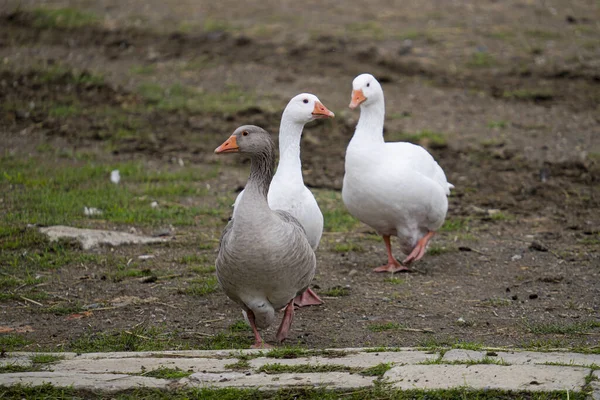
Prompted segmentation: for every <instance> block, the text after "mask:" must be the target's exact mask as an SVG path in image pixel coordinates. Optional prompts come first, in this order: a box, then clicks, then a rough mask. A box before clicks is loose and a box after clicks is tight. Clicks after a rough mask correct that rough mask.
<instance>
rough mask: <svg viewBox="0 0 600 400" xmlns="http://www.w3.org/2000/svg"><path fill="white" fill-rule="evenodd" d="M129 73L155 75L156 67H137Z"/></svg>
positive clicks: (132, 68) (151, 65)
mask: <svg viewBox="0 0 600 400" xmlns="http://www.w3.org/2000/svg"><path fill="white" fill-rule="evenodd" d="M129 73H131V74H134V75H153V74H155V73H156V65H153V64H146V65H136V66H133V67H131V68H130V69H129Z"/></svg>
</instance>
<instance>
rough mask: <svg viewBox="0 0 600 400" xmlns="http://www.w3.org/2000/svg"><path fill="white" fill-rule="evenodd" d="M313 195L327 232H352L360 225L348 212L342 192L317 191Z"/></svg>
mask: <svg viewBox="0 0 600 400" xmlns="http://www.w3.org/2000/svg"><path fill="white" fill-rule="evenodd" d="M313 193H314V194H315V197H316V199H317V202H318V203H319V206H320V207H321V212H322V213H323V219H324V227H323V230H324V231H325V232H350V231H352V230H353V229H354V228H356V227H357V226H358V225H359V224H360V221H358V220H357V219H356V218H354V217H353V216H352V215H350V213H349V212H348V211H347V210H346V207H345V206H344V202H343V201H342V194H341V193H340V192H338V191H333V190H325V189H317V190H314V191H313Z"/></svg>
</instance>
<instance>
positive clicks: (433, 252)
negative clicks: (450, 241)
mask: <svg viewBox="0 0 600 400" xmlns="http://www.w3.org/2000/svg"><path fill="white" fill-rule="evenodd" d="M456 251H457V249H456V247H454V246H438V245H431V246H429V248H428V249H427V254H429V255H430V256H439V255H442V254H446V253H454V252H456Z"/></svg>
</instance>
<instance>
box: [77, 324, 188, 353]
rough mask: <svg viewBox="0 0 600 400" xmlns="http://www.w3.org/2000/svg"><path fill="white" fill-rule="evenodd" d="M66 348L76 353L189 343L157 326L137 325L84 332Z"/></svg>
mask: <svg viewBox="0 0 600 400" xmlns="http://www.w3.org/2000/svg"><path fill="white" fill-rule="evenodd" d="M66 347H67V349H68V350H70V351H75V352H78V353H93V352H107V351H159V350H167V349H169V350H172V349H177V350H185V349H188V348H189V344H184V343H182V342H179V341H177V340H176V339H175V338H174V337H173V335H172V334H170V333H166V332H164V331H163V330H162V329H159V328H157V327H144V326H137V327H134V328H132V329H130V330H124V331H114V332H98V333H92V334H85V335H83V336H81V337H79V338H77V339H74V340H73V341H71V343H69V344H68V345H67V346H66Z"/></svg>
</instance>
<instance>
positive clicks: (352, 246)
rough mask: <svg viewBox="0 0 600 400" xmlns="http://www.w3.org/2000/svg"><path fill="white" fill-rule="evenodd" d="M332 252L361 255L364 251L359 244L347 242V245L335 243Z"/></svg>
mask: <svg viewBox="0 0 600 400" xmlns="http://www.w3.org/2000/svg"><path fill="white" fill-rule="evenodd" d="M333 251H335V252H337V253H348V252H350V251H354V252H357V253H363V252H364V251H365V249H363V247H362V246H361V245H359V244H356V243H352V242H347V243H337V244H336V245H335V246H334V247H333Z"/></svg>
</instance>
